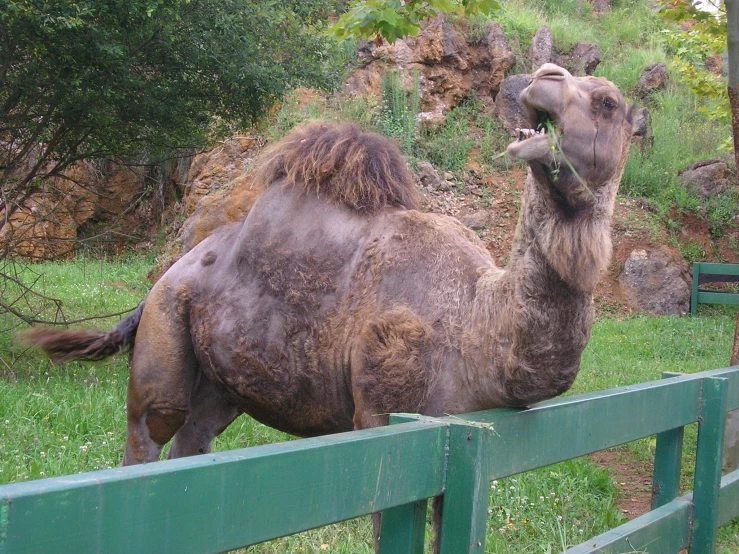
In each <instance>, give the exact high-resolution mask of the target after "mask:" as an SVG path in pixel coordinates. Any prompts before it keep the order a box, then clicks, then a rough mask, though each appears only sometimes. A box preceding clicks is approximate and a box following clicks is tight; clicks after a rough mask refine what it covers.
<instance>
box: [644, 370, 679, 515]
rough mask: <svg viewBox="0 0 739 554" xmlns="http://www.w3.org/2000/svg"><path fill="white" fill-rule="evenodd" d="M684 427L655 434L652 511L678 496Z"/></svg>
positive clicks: (674, 374) (664, 374)
mask: <svg viewBox="0 0 739 554" xmlns="http://www.w3.org/2000/svg"><path fill="white" fill-rule="evenodd" d="M679 375H681V374H680V373H672V372H664V373H662V378H663V379H669V378H672V377H678V376H679ZM684 429H685V428H684V427H677V428H675V429H670V430H669V431H664V432H663V433H658V434H657V447H656V449H655V453H654V476H653V478H652V510H654V509H656V508H659V507H660V506H664V505H665V504H667V503H668V502H672V501H673V500H674V499H675V498H677V495H678V494H680V468H681V465H682V455H683V431H684Z"/></svg>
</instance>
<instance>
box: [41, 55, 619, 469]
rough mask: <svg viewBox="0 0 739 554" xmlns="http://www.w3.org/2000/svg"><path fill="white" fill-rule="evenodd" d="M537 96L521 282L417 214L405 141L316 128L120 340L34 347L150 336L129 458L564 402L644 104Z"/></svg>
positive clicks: (591, 93)
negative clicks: (397, 419) (244, 419)
mask: <svg viewBox="0 0 739 554" xmlns="http://www.w3.org/2000/svg"><path fill="white" fill-rule="evenodd" d="M521 102H522V103H523V105H524V106H525V108H526V110H527V112H528V114H529V118H530V120H531V126H532V128H534V129H539V128H543V127H544V126H548V127H550V129H552V128H553V129H556V132H555V133H553V134H552V133H550V134H544V133H536V132H535V131H534V130H521V131H520V137H519V140H518V141H517V142H514V143H513V144H512V145H511V146H509V148H508V152H509V154H511V155H512V156H514V157H518V158H521V159H525V160H527V161H528V163H529V166H530V171H529V175H528V178H527V180H526V185H525V192H524V196H523V201H522V207H521V216H520V220H519V224H518V228H517V232H516V242H515V246H514V249H513V252H512V255H511V261H510V263H509V265H508V267H507V268H506V269H505V270H502V269H499V268H498V267H496V265H495V263H494V262H493V259H492V257H491V256H490V254H489V253H488V252H487V251H486V249H485V246H484V245H483V243H482V242H481V241H480V240H479V239H478V237H477V236H476V235H475V234H474V233H473V232H472V231H470V230H469V229H467V228H466V227H465V226H464V225H462V224H461V223H459V221H457V220H456V219H453V218H451V217H446V216H443V215H437V214H430V213H421V212H420V211H418V210H417V209H416V207H417V201H416V191H415V188H414V185H413V183H412V180H411V178H410V176H409V174H408V171H407V169H406V167H405V164H404V163H403V160H402V157H401V155H400V153H399V151H398V150H397V148H396V147H395V146H394V145H393V144H392V143H390V142H389V141H387V140H386V139H384V138H382V137H380V136H378V135H374V134H371V133H364V132H360V131H359V130H358V129H356V128H355V127H353V126H350V125H334V124H328V123H311V124H308V125H305V126H303V127H301V128H299V129H297V130H296V131H294V132H293V133H291V134H290V135H288V136H287V137H286V138H285V139H284V140H283V141H282V142H280V143H279V144H277V145H276V146H275V147H273V148H272V149H271V151H269V152H268V153H267V154H266V157H265V159H264V161H263V163H262V166H261V169H260V172H259V177H258V178H259V179H261V180H262V182H264V183H265V185H266V186H265V192H264V193H263V194H262V196H261V197H260V198H259V200H258V201H257V203H256V204H255V205H254V207H253V208H252V210H251V212H250V213H249V214H248V216H247V217H246V219H245V221H244V222H243V223H241V224H238V225H235V226H229V227H226V228H223V229H221V230H220V231H218V232H216V234H214V235H212V236H211V237H209V238H208V239H206V240H205V241H203V242H202V243H200V244H199V245H198V246H197V247H196V248H194V249H193V250H192V251H190V252H189V253H188V254H187V255H185V256H184V257H183V258H182V259H180V260H179V261H178V262H177V263H176V264H175V265H174V266H173V267H172V268H171V269H169V271H167V273H166V274H165V275H164V276H163V277H162V278H161V279H160V280H159V281H158V282H157V283H156V284H155V286H154V287H153V289H152V290H151V292H150V293H149V295H148V297H147V298H146V301H145V305H144V307H143V310H141V309H140V310H138V311H137V313H136V314H134V315H132V316H130V317H129V318H128V319H126V320H124V321H123V322H121V324H119V326H118V327H117V328H116V329H114V331H112V332H110V333H107V334H105V333H94V332H75V331H52V330H32V331H31V332H30V334H29V336H28V340H29V341H30V342H32V343H33V344H36V345H38V346H41V347H42V348H45V349H46V350H47V352H48V353H49V354H50V355H51V356H52V357H54V358H56V359H58V360H65V359H74V358H80V357H83V358H86V359H96V358H100V357H104V356H107V355H109V354H111V353H112V352H114V351H119V350H121V349H123V348H124V347H125V346H126V344H129V343H130V342H132V339H133V337H134V333H135V345H134V347H133V351H132V358H131V376H130V383H129V390H128V430H127V431H128V432H127V439H126V452H125V457H124V464H135V463H142V462H150V461H153V460H157V459H158V458H159V455H160V452H161V450H162V447H163V446H164V445H165V444H166V443H167V442H168V441H169V440H170V439H172V438H174V442H173V445H172V448H171V450H170V453H169V456H170V457H178V456H187V455H191V454H198V453H204V452H208V451H209V449H210V446H211V442H212V441H213V439H214V438H215V437H216V436H217V435H218V434H219V433H221V432H222V431H223V430H224V429H225V428H226V427H227V426H228V425H229V424H230V423H231V422H232V421H233V420H234V419H235V418H236V417H237V416H238V415H239V414H241V413H247V414H249V415H251V416H252V417H254V418H256V419H257V420H259V421H261V422H263V423H265V424H267V425H269V426H271V427H275V428H277V429H280V430H282V431H286V432H288V433H292V434H295V435H299V436H312V435H320V434H325V433H336V432H339V431H349V430H352V429H363V428H368V427H373V426H377V425H383V424H385V423H387V416H386V415H381V414H388V413H389V412H418V413H422V414H428V415H432V416H442V415H444V414H461V413H465V412H472V411H477V410H483V409H488V408H494V407H497V406H527V405H530V404H532V403H534V402H537V401H540V400H543V399H546V398H550V397H553V396H556V395H558V394H560V393H562V392H564V391H566V390H567V389H568V388H569V387H570V386H571V385H572V382H573V380H574V379H575V376H576V375H577V372H578V369H579V367H580V357H581V354H582V351H583V349H584V348H585V345H586V344H587V342H588V339H589V337H590V330H591V326H592V324H593V305H592V301H593V289H594V287H595V284H596V282H597V280H598V279H599V277H600V275H601V273H602V271H603V270H604V269H605V267H606V265H607V264H608V261H609V257H610V254H611V241H610V230H609V227H610V220H611V214H612V211H613V206H614V202H615V197H616V191H617V188H618V183H619V180H620V178H621V174H622V172H623V167H624V163H625V160H626V156H627V154H628V150H629V145H630V137H631V108H630V107H628V106H627V105H626V104H625V102H624V100H623V98H622V97H621V95H620V93H619V92H618V90H616V88H615V87H614V86H613V85H612V84H611V83H610V82H608V81H606V80H605V79H602V78H594V77H573V76H572V75H570V74H569V73H568V72H567V71H566V70H564V69H562V68H559V67H557V66H555V65H552V64H546V65H544V66H543V67H542V68H541V69H539V70H538V71H537V72H536V73H535V74H534V75H533V78H532V82H531V84H530V86H529V87H528V88H526V89H525V90H524V91H523V92H522V94H521ZM557 136H558V137H559V139H558V142H557V139H556V138H555V137H557ZM557 144H558V145H557ZM137 324H138V326H137Z"/></svg>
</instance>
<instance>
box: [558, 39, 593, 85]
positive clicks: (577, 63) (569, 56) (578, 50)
mask: <svg viewBox="0 0 739 554" xmlns="http://www.w3.org/2000/svg"><path fill="white" fill-rule="evenodd" d="M555 62H556V63H557V64H558V65H561V66H562V67H564V68H565V69H567V71H569V72H570V73H572V74H573V75H576V76H578V77H582V76H584V75H592V74H593V73H595V70H596V68H597V67H598V65H600V62H601V54H600V49H599V48H598V45H597V44H594V43H592V42H578V43H577V44H575V46H573V48H572V50H570V51H569V52H564V53H561V54H556V55H555Z"/></svg>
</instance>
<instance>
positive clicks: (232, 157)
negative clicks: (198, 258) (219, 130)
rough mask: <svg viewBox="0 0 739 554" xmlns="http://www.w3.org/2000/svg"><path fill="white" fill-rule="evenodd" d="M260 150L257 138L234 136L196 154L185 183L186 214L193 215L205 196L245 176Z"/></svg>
mask: <svg viewBox="0 0 739 554" xmlns="http://www.w3.org/2000/svg"><path fill="white" fill-rule="evenodd" d="M257 150H258V144H257V141H256V139H254V138H252V137H234V138H231V139H229V140H226V141H224V142H222V143H221V144H220V145H219V146H216V147H215V148H213V149H212V150H208V151H207V152H202V153H201V154H198V155H197V156H195V159H194V160H193V162H192V165H191V166H190V172H189V174H188V177H187V185H186V186H185V196H184V204H185V215H188V216H189V215H191V214H192V213H193V212H194V211H195V208H196V206H197V205H198V203H199V202H200V200H201V199H202V198H203V197H205V196H206V195H208V194H210V193H211V192H214V191H216V190H218V189H221V188H223V187H225V186H227V185H230V184H231V183H232V182H234V180H236V179H238V178H240V177H242V176H243V175H244V173H245V172H246V170H247V168H248V166H249V164H251V162H252V161H253V160H254V157H255V156H256V152H257Z"/></svg>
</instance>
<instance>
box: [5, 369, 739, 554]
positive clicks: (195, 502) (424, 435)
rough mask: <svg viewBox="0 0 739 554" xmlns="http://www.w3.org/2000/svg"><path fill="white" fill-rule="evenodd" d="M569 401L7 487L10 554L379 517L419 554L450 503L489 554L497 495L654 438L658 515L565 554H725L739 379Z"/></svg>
mask: <svg viewBox="0 0 739 554" xmlns="http://www.w3.org/2000/svg"><path fill="white" fill-rule="evenodd" d="M668 377H669V378H665V379H663V380H661V381H655V382H651V383H644V384H640V385H635V386H629V387H621V388H616V389H611V390H607V391H601V392H596V393H591V394H585V395H579V396H570V397H564V398H558V399H555V400H552V401H548V402H544V403H541V404H538V405H536V406H535V407H533V408H531V409H528V410H508V409H498V410H490V411H485V412H477V413H472V414H466V415H464V416H457V417H449V418H429V417H424V416H417V415H408V414H399V415H394V416H392V417H391V423H392V424H391V425H389V426H387V427H382V428H378V429H370V430H365V431H357V432H352V433H342V434H337V435H331V436H326V437H319V438H314V439H305V440H299V441H294V442H288V443H282V444H273V445H268V446H260V447H254V448H247V449H243V450H233V451H230V452H223V453H216V454H209V455H203V456H194V457H191V458H182V459H178V460H171V461H166V462H159V463H155V464H148V465H141V466H133V467H125V468H119V469H111V470H105V471H97V472H92V473H86V474H79V475H71V476H66V477H57V478H52V479H43V480H38V481H31V482H26V483H20V484H14V485H6V486H2V487H0V553H3V554H5V553H19V552H54V553H62V552H74V553H81V552H104V553H116V552H121V553H124V552H126V553H127V552H157V553H160V552H161V553H164V552H173V553H184V552H221V551H225V550H230V549H235V548H239V547H243V546H247V545H252V544H256V543H259V542H263V541H267V540H270V539H274V538H277V537H281V536H284V535H289V534H293V533H298V532H301V531H305V530H307V529H312V528H315V527H320V526H323V525H328V524H331V523H335V522H338V521H342V520H346V519H351V518H354V517H357V516H361V515H364V514H369V513H372V512H375V511H383V512H384V516H383V529H382V544H381V551H382V553H383V554H399V553H403V554H420V553H422V552H423V550H424V534H425V533H424V531H425V524H426V507H427V500H428V499H429V498H432V497H434V496H438V495H443V499H444V500H443V501H444V517H443V519H442V528H441V529H442V536H441V551H442V553H444V554H462V553H482V552H484V550H485V526H486V521H487V514H488V498H489V483H490V481H491V480H493V479H501V478H504V477H508V476H511V475H515V474H518V473H522V472H525V471H530V470H533V469H536V468H539V467H543V466H547V465H550V464H554V463H557V462H561V461H564V460H568V459H571V458H575V457H577V456H582V455H584V454H589V453H592V452H597V451H599V450H603V449H605V448H610V447H612V446H616V445H619V444H624V443H627V442H630V441H634V440H637V439H640V438H643V437H648V436H650V435H657V447H656V455H655V470H654V488H653V490H654V496H653V506H652V508H653V509H652V511H651V512H649V513H647V514H645V515H643V516H641V517H639V518H636V519H634V520H632V521H630V522H628V523H626V524H624V525H622V526H620V527H618V528H616V529H613V530H611V531H608V532H607V533H605V534H603V535H600V536H598V537H595V538H592V539H589V540H588V541H586V542H585V543H583V544H581V545H579V546H575V547H574V548H571V549H570V550H568V551H567V552H568V553H569V554H585V553H594V552H602V553H614V554H615V553H623V552H645V553H652V554H654V553H677V552H679V551H680V550H682V549H685V548H688V549H689V551H690V553H691V554H703V553H710V552H713V551H714V550H715V543H716V530H717V528H718V526H719V525H722V524H724V523H726V522H728V521H730V520H731V519H732V518H734V517H736V516H737V515H739V471H738V472H734V473H731V474H729V475H727V476H725V477H724V478H723V479H722V478H721V452H722V447H723V431H724V421H725V414H726V411H727V410H734V409H738V408H739V366H738V367H734V368H730V369H724V370H716V371H710V372H705V373H700V374H694V375H669V376H668ZM694 422H698V425H699V432H698V439H697V440H698V443H697V456H696V467H695V483H694V490H693V492H692V493H691V494H689V495H686V496H682V497H678V493H679V488H678V487H679V479H680V463H681V452H682V446H683V428H684V426H685V425H688V424H690V423H694Z"/></svg>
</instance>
